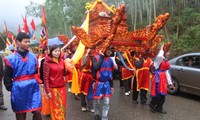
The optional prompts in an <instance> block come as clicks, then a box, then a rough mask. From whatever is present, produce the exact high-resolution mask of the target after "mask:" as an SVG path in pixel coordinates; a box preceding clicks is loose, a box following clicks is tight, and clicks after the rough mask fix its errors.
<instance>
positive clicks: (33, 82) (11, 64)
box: [4, 51, 42, 113]
mask: <svg viewBox="0 0 200 120" xmlns="http://www.w3.org/2000/svg"><path fill="white" fill-rule="evenodd" d="M19 52H20V51H18V52H16V51H15V52H14V53H12V54H11V55H9V56H7V57H5V59H4V60H5V63H6V66H7V67H8V68H9V69H10V72H11V74H12V76H10V77H11V78H12V80H13V82H12V83H11V85H12V86H11V85H6V87H7V90H11V105H12V109H13V111H14V112H15V113H26V112H32V111H36V110H40V109H41V105H42V104H41V94H40V88H39V85H38V81H37V80H38V79H36V78H37V77H36V75H35V74H36V73H37V67H38V64H37V63H38V62H37V58H36V56H35V55H34V54H32V53H30V52H28V51H27V52H26V53H23V54H24V56H22V55H21V54H19ZM7 77H8V76H7ZM6 79H7V78H5V80H4V81H5V82H6V83H7V82H8V81H7V80H6Z"/></svg>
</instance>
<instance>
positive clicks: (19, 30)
mask: <svg viewBox="0 0 200 120" xmlns="http://www.w3.org/2000/svg"><path fill="white" fill-rule="evenodd" d="M20 32H21V28H20V25H19V27H18V33H20Z"/></svg>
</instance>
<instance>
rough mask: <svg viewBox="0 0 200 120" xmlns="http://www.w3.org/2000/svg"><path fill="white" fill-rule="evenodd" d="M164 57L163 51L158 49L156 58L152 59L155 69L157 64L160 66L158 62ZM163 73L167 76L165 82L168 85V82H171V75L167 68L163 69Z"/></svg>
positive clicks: (157, 66)
mask: <svg viewBox="0 0 200 120" xmlns="http://www.w3.org/2000/svg"><path fill="white" fill-rule="evenodd" d="M164 58H165V57H164V51H163V50H162V49H161V50H160V51H159V53H158V55H157V56H156V58H155V59H154V62H153V63H154V67H155V69H158V68H159V66H160V64H161V62H162V60H163V59H164ZM165 74H166V77H167V82H168V84H169V85H170V84H172V79H171V75H170V73H169V70H166V71H165Z"/></svg>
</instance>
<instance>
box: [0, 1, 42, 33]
mask: <svg viewBox="0 0 200 120" xmlns="http://www.w3.org/2000/svg"><path fill="white" fill-rule="evenodd" d="M30 1H33V2H36V3H39V4H42V3H44V1H45V0H0V32H3V25H4V20H5V21H6V25H7V29H8V30H9V31H12V32H14V33H17V29H18V26H19V24H20V27H21V26H22V23H23V22H22V15H23V16H25V11H26V10H25V6H28V5H29V4H30ZM31 19H32V18H30V17H29V18H28V24H29V23H30V22H31ZM34 20H35V22H36V24H37V23H39V22H40V18H34Z"/></svg>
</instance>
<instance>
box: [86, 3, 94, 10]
mask: <svg viewBox="0 0 200 120" xmlns="http://www.w3.org/2000/svg"><path fill="white" fill-rule="evenodd" d="M91 7H92V5H91V4H90V3H89V2H87V3H86V6H85V9H87V10H90V8H91Z"/></svg>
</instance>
